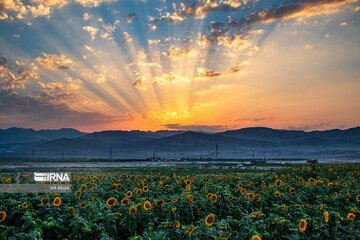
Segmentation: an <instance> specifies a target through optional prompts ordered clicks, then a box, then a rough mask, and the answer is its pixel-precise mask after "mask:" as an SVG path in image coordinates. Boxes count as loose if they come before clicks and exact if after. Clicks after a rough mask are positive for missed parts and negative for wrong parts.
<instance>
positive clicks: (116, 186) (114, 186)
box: [111, 183, 120, 190]
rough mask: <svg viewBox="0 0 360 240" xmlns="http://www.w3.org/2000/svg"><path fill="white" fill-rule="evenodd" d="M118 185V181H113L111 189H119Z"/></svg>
mask: <svg viewBox="0 0 360 240" xmlns="http://www.w3.org/2000/svg"><path fill="white" fill-rule="evenodd" d="M119 187H120V184H118V183H114V184H113V185H111V189H112V190H117V189H119Z"/></svg>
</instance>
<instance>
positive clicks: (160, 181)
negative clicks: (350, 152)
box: [0, 165, 360, 240]
mask: <svg viewBox="0 0 360 240" xmlns="http://www.w3.org/2000/svg"><path fill="white" fill-rule="evenodd" d="M29 172H30V173H31V171H29ZM30 176H31V175H30V174H27V173H23V174H22V175H21V180H20V181H21V182H23V183H28V182H32V179H31V177H30ZM14 178H15V177H14V174H10V173H2V174H1V177H0V181H1V183H5V184H10V183H13V182H14V181H15V179H14ZM72 180H73V190H72V191H73V192H72V193H63V194H61V195H59V194H57V193H52V194H1V195H0V239H51V240H57V239H102V240H107V239H218V240H220V239H252V240H255V239H256V240H259V239H360V221H359V215H360V181H359V180H360V166H359V165H314V166H305V165H299V166H291V167H289V168H287V169H282V170H276V171H248V170H245V171H239V170H219V169H214V170H211V169H208V170H202V169H191V168H189V169H185V168H170V167H162V168H149V169H140V168H139V169H122V170H114V171H87V172H75V173H73V174H72Z"/></svg>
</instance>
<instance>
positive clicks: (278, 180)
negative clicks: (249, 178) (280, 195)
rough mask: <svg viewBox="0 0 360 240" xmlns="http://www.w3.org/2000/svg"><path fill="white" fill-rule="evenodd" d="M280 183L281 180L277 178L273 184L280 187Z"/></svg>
mask: <svg viewBox="0 0 360 240" xmlns="http://www.w3.org/2000/svg"><path fill="white" fill-rule="evenodd" d="M281 185H282V181H281V180H280V179H277V180H276V181H275V186H277V187H280V186H281Z"/></svg>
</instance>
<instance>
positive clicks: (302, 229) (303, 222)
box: [299, 219, 307, 232]
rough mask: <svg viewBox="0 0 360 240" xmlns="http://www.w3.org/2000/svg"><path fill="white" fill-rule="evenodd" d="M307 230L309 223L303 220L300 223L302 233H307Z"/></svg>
mask: <svg viewBox="0 0 360 240" xmlns="http://www.w3.org/2000/svg"><path fill="white" fill-rule="evenodd" d="M306 228H307V221H306V220H305V219H301V220H300V223H299V230H300V232H305V231H306Z"/></svg>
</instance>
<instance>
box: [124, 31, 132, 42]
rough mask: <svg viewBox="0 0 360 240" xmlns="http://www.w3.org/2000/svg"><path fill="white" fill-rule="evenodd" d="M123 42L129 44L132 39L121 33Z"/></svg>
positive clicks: (127, 34) (125, 33)
mask: <svg viewBox="0 0 360 240" xmlns="http://www.w3.org/2000/svg"><path fill="white" fill-rule="evenodd" d="M122 36H123V42H131V41H132V40H133V39H132V37H131V36H130V34H129V33H128V32H123V34H122Z"/></svg>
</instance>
